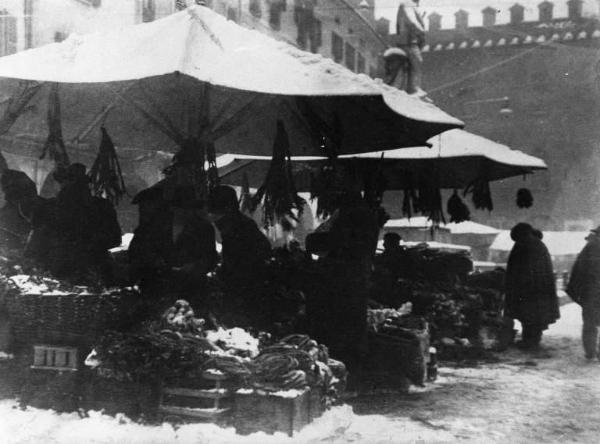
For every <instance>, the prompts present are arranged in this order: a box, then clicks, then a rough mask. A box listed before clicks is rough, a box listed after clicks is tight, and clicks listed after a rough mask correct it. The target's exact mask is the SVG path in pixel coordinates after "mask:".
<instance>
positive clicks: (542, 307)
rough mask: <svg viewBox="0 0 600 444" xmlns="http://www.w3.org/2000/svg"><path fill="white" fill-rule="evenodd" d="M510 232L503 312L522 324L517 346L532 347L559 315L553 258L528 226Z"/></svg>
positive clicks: (537, 343)
mask: <svg viewBox="0 0 600 444" xmlns="http://www.w3.org/2000/svg"><path fill="white" fill-rule="evenodd" d="M510 235H511V238H512V239H513V240H514V241H515V245H514V246H513V249H512V250H511V252H510V256H509V258H508V264H507V270H506V301H505V315H506V316H507V317H511V318H515V319H518V320H519V321H520V322H521V325H522V326H523V331H522V341H521V342H520V343H519V345H520V346H521V347H522V348H535V347H538V346H539V344H540V341H541V339H542V332H543V331H544V330H546V329H547V328H548V325H549V324H552V323H554V322H555V321H556V320H557V319H558V318H559V317H560V313H559V310H558V296H557V294H556V285H555V282H554V272H553V269H552V260H551V257H550V253H549V252H548V249H547V248H546V246H545V245H544V243H543V242H542V241H541V239H540V238H539V237H538V236H536V234H535V231H534V229H533V227H532V226H531V225H529V224H526V223H519V224H517V225H515V226H514V227H513V229H512V230H511V232H510Z"/></svg>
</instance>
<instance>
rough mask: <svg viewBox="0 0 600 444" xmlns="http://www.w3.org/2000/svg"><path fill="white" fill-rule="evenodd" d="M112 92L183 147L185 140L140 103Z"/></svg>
mask: <svg viewBox="0 0 600 444" xmlns="http://www.w3.org/2000/svg"><path fill="white" fill-rule="evenodd" d="M112 92H113V93H114V94H115V95H116V96H117V97H118V98H119V99H121V100H122V101H123V102H125V103H126V104H129V105H131V106H133V107H134V108H135V109H136V110H137V111H138V112H139V113H140V114H142V115H143V116H144V117H145V118H146V119H147V120H148V121H150V122H151V123H152V124H154V125H156V127H157V128H158V129H159V130H160V131H162V132H163V133H164V134H165V135H166V136H167V137H169V138H170V139H171V140H173V141H174V142H175V143H177V144H178V145H180V146H181V145H182V144H183V140H181V139H180V137H179V135H178V134H177V133H175V134H173V133H172V132H171V131H170V130H169V128H167V127H166V126H165V125H164V124H163V123H162V122H160V121H159V120H158V119H157V118H155V117H154V116H153V115H151V114H150V113H149V112H148V111H146V110H145V109H144V107H142V106H141V105H140V104H139V103H137V102H135V101H134V100H132V99H127V98H125V97H124V96H123V95H122V94H121V93H120V92H119V91H115V90H112Z"/></svg>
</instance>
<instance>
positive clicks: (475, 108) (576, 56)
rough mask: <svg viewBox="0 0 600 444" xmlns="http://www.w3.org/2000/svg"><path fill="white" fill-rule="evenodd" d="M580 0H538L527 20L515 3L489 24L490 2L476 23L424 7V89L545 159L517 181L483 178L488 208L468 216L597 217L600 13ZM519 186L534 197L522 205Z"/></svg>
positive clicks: (561, 225)
mask: <svg viewBox="0 0 600 444" xmlns="http://www.w3.org/2000/svg"><path fill="white" fill-rule="evenodd" d="M561 1H562V0H561ZM582 3H583V2H582V1H581V0H569V1H568V2H567V8H563V9H566V10H567V11H568V12H567V14H566V16H564V17H555V16H554V15H553V10H554V5H553V3H551V2H549V1H544V2H541V3H540V4H539V5H538V13H539V15H538V19H537V20H535V21H524V14H523V11H524V7H523V6H521V5H520V4H518V3H517V4H515V5H514V6H513V7H512V8H511V9H510V22H509V23H507V24H496V21H495V14H496V9H494V8H493V6H494V5H493V4H491V7H489V8H485V9H483V11H482V14H483V20H482V23H483V24H484V26H478V27H470V26H469V25H468V22H469V14H468V13H467V12H466V11H464V10H459V11H457V12H456V14H455V17H454V19H455V27H454V28H453V29H441V26H440V21H441V17H440V16H439V15H438V14H435V13H433V14H430V15H429V16H428V20H429V31H428V34H427V46H426V47H425V48H424V54H423V57H424V67H423V70H424V89H425V90H426V91H428V92H429V96H430V97H431V98H432V99H433V100H434V101H435V103H436V105H438V106H440V107H441V108H443V109H444V110H445V111H447V112H449V113H451V114H452V115H455V116H457V117H459V118H461V119H463V120H464V121H465V123H466V129H467V130H469V131H471V132H473V133H476V134H480V135H482V136H485V137H488V138H490V139H492V140H495V141H498V142H501V143H505V144H507V145H509V146H510V147H511V148H514V149H519V150H522V151H524V152H526V153H528V154H532V155H534V156H538V157H541V158H543V159H544V160H545V161H546V163H547V164H548V167H549V169H548V171H547V172H538V173H535V174H534V175H533V176H531V177H529V178H527V179H526V180H525V181H524V180H523V179H522V178H512V179H507V180H504V181H501V182H496V183H493V184H492V197H493V198H494V204H495V209H494V211H493V212H492V213H489V214H488V213H487V212H481V211H475V212H474V217H475V218H476V219H477V220H478V221H482V222H484V223H489V224H491V225H494V226H497V227H501V228H508V227H510V226H511V225H513V224H514V223H515V222H517V221H519V220H527V221H530V222H533V223H534V224H535V225H537V226H539V227H540V228H543V229H554V230H561V229H568V228H573V229H575V228H580V229H581V228H584V229H585V228H587V227H589V225H590V224H592V223H593V224H595V225H598V223H600V125H599V124H598V122H599V121H600V52H599V49H600V23H599V22H598V20H597V19H596V18H593V17H584V16H583V15H582V14H581V11H582V9H581V7H582ZM563 6H564V5H563ZM392 38H393V37H392ZM522 186H525V187H527V188H529V189H531V191H532V193H533V196H534V199H535V201H534V206H533V207H532V208H531V209H528V210H521V209H518V208H517V206H516V204H515V195H516V191H517V189H518V188H520V187H522Z"/></svg>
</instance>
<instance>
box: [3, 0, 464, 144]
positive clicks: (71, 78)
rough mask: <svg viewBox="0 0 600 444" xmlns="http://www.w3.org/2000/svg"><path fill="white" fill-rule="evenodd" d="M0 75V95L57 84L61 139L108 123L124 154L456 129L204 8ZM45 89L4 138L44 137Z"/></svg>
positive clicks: (98, 38) (415, 104)
mask: <svg viewBox="0 0 600 444" xmlns="http://www.w3.org/2000/svg"><path fill="white" fill-rule="evenodd" d="M0 78H3V79H2V80H0V91H2V94H3V96H4V98H6V99H8V98H11V97H12V96H13V95H14V93H15V91H18V90H19V86H20V82H18V80H31V81H39V82H58V83H60V89H59V97H60V100H61V105H62V124H63V134H64V138H65V140H66V141H67V143H73V144H80V143H86V142H87V143H91V144H93V145H95V144H96V143H97V140H98V138H99V136H98V131H97V128H98V127H99V126H100V125H105V126H106V128H107V129H108V131H109V133H110V134H111V136H112V138H113V140H114V141H115V143H116V145H117V146H119V147H127V148H142V149H162V150H170V151H173V150H174V149H176V148H177V146H180V145H181V143H182V140H183V139H190V138H196V139H203V140H208V141H209V142H214V144H215V146H216V149H217V151H219V152H221V153H245V154H257V155H260V154H264V155H268V156H270V154H271V150H272V146H273V138H274V134H275V128H276V122H277V120H282V121H283V122H284V124H285V128H286V131H287V133H288V134H289V138H290V141H291V147H290V148H291V152H292V153H293V154H296V155H300V154H303V155H310V154H322V153H323V152H322V149H321V148H320V146H321V143H320V142H321V140H322V137H323V136H326V137H329V138H330V139H331V140H335V143H336V145H337V146H338V152H340V153H357V152H364V151H365V150H373V149H388V148H391V147H406V146H414V145H415V144H423V143H424V142H425V141H426V140H427V139H429V138H430V137H432V136H433V135H435V134H438V133H440V132H442V131H445V130H448V129H450V128H457V127H460V126H462V122H461V121H460V120H458V119H456V118H453V117H451V116H450V115H448V114H446V113H445V112H443V111H441V110H440V109H438V108H437V107H435V106H434V105H432V104H430V103H426V102H424V101H422V100H420V99H418V98H416V97H412V96H409V95H407V94H406V93H404V92H402V91H398V90H395V89H393V88H390V87H387V86H386V85H384V84H383V83H382V82H380V81H375V80H373V79H371V78H369V77H368V76H365V75H359V74H355V73H352V72H351V71H350V70H348V69H346V68H344V67H343V66H341V65H338V64H336V63H334V62H333V61H332V60H329V59H326V58H324V57H322V56H320V55H316V54H311V53H307V52H304V51H301V50H299V49H296V48H294V47H292V46H291V45H289V44H287V43H283V42H279V41H276V40H274V39H272V38H270V37H268V36H266V35H263V34H261V33H259V32H256V31H253V30H249V29H246V28H242V27H240V26H238V25H237V24H235V23H233V22H231V21H228V20H226V19H225V18H224V17H222V16H220V15H218V14H217V13H215V12H213V11H212V10H210V9H208V8H205V7H202V6H195V7H191V8H188V9H187V10H186V11H182V12H179V13H176V14H173V15H171V16H168V17H166V18H164V19H161V20H157V21H155V22H152V23H147V24H140V25H135V26H131V27H124V28H122V29H117V30H112V31H107V32H106V33H100V34H87V35H83V36H71V37H69V38H68V39H67V40H66V41H64V42H61V43H54V44H50V45H46V46H43V47H39V48H35V49H31V50H27V51H23V52H20V53H17V54H13V55H10V56H7V57H2V58H0ZM48 89H49V86H48V87H47V86H44V87H43V88H41V89H40V90H39V91H38V92H37V93H36V94H35V96H34V97H33V99H32V100H31V105H32V106H30V107H29V108H28V109H27V111H26V112H24V114H23V115H22V116H21V117H20V118H19V119H18V120H17V121H16V122H15V123H14V125H13V127H12V128H11V130H10V132H9V133H8V135H9V136H10V137H13V138H14V137H17V138H18V137H23V138H29V139H35V140H39V141H42V142H43V140H45V138H46V137H47V134H48V128H47V126H48V125H47V123H46V110H47V101H48Z"/></svg>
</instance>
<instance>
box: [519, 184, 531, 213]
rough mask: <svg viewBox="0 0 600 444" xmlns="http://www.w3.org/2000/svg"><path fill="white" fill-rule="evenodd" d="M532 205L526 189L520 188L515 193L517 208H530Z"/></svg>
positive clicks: (529, 193)
mask: <svg viewBox="0 0 600 444" xmlns="http://www.w3.org/2000/svg"><path fill="white" fill-rule="evenodd" d="M532 205H533V196H532V195H531V191H529V190H528V189H527V188H520V189H519V190H518V191H517V206H518V207H519V208H531V206H532Z"/></svg>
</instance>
